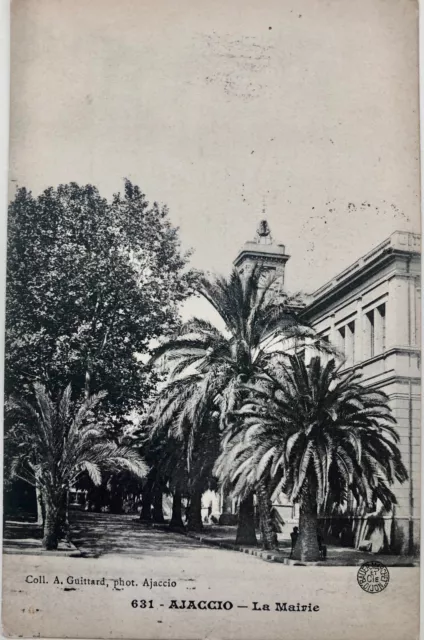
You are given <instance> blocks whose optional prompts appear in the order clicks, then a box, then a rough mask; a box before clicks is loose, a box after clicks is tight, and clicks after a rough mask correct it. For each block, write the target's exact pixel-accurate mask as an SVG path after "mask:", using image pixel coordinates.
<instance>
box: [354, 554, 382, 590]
mask: <svg viewBox="0 0 424 640" xmlns="http://www.w3.org/2000/svg"><path fill="white" fill-rule="evenodd" d="M357 579H358V584H359V586H360V587H361V589H363V590H364V591H366V592H367V593H380V591H383V590H384V589H385V588H386V587H387V585H388V584H389V580H390V574H389V570H388V568H387V567H386V565H385V564H383V563H382V562H377V561H376V560H371V561H370V562H364V564H361V566H360V567H359V569H358V576H357Z"/></svg>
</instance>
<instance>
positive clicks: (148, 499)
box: [140, 480, 153, 522]
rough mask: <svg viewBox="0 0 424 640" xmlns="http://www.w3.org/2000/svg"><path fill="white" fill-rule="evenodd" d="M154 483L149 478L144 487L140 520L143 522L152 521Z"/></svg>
mask: <svg viewBox="0 0 424 640" xmlns="http://www.w3.org/2000/svg"><path fill="white" fill-rule="evenodd" d="M152 498H153V495H152V483H151V481H150V480H148V481H147V482H146V484H145V486H144V487H143V491H142V502H141V513H140V520H142V521H143V522H151V521H152Z"/></svg>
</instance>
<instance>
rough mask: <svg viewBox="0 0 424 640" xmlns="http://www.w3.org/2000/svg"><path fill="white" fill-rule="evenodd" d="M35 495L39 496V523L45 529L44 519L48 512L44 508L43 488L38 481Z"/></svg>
mask: <svg viewBox="0 0 424 640" xmlns="http://www.w3.org/2000/svg"><path fill="white" fill-rule="evenodd" d="M35 495H36V498H37V524H39V525H41V526H42V527H43V529H44V521H45V519H46V512H45V508H44V502H43V496H42V494H41V488H40V485H39V484H38V482H37V483H36V485H35Z"/></svg>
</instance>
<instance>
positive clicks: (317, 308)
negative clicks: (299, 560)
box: [234, 223, 421, 554]
mask: <svg viewBox="0 0 424 640" xmlns="http://www.w3.org/2000/svg"><path fill="white" fill-rule="evenodd" d="M261 229H262V230H266V231H267V232H268V233H267V235H265V236H261V235H260V233H261ZM264 237H265V239H266V244H265V245H264V244H263V238H264ZM264 246H265V247H266V252H264V250H263V248H264ZM268 256H269V259H268ZM288 258H289V256H288V255H287V254H286V253H285V248H284V247H283V246H282V245H278V244H274V243H273V242H272V238H271V234H270V232H269V227H268V225H267V224H266V223H265V224H264V223H261V224H260V226H259V229H258V234H257V237H256V240H255V241H254V242H250V243H246V245H245V246H244V247H243V248H242V250H241V251H240V253H239V254H238V256H237V258H236V260H235V261H234V264H235V266H236V267H237V268H239V269H240V268H242V269H243V268H246V266H248V267H249V268H251V266H252V264H254V263H260V264H264V265H265V267H266V270H267V271H269V270H275V273H276V275H277V276H278V278H279V280H280V283H281V286H283V285H284V270H285V265H286V262H287V260H288ZM420 274H421V258H420V236H419V235H417V234H414V233H408V232H401V231H397V232H395V233H393V234H392V235H391V236H390V237H389V238H387V239H386V240H384V242H382V243H381V244H379V245H378V246H377V247H375V248H374V249H373V250H372V251H370V252H368V253H367V254H366V255H364V256H362V257H361V258H359V259H358V260H357V261H356V262H355V263H354V264H352V265H351V266H349V267H348V268H347V269H345V270H344V271H342V272H341V273H340V274H338V275H336V276H335V277H334V278H333V279H332V280H331V281H330V282H327V283H326V284H324V285H323V286H322V287H320V288H319V289H318V290H317V291H315V293H314V294H312V296H310V299H309V300H308V301H307V304H306V305H305V307H304V308H303V310H302V312H301V314H302V317H303V319H304V320H305V321H307V322H308V323H310V324H311V325H312V326H313V327H314V329H315V330H316V331H317V332H318V334H320V335H321V336H323V337H324V338H326V339H327V340H328V341H329V342H330V343H332V344H333V345H334V346H335V347H337V349H338V351H339V352H340V354H341V355H342V357H343V365H342V366H343V367H344V368H345V369H346V370H348V369H350V370H356V371H359V372H360V373H361V374H362V376H363V383H364V384H366V385H369V386H373V387H375V388H376V389H380V390H382V391H384V392H385V393H386V394H387V396H388V397H389V399H390V405H391V408H392V411H393V415H394V417H395V418H396V421H397V425H396V429H397V431H398V434H399V437H400V444H399V447H400V451H401V453H402V459H403V462H404V464H405V466H406V468H407V471H408V476H409V478H408V480H407V481H406V482H405V483H404V484H402V485H401V486H396V485H395V486H394V493H395V495H396V498H397V503H398V504H397V505H396V506H395V508H394V512H393V514H391V515H385V516H381V517H380V516H379V515H378V514H372V515H370V516H367V517H365V518H364V517H358V518H356V519H355V517H349V527H350V541H351V543H352V544H355V545H356V546H361V545H365V544H366V545H369V547H370V548H371V549H372V550H373V551H378V550H380V549H381V548H387V547H390V549H391V550H393V551H397V552H398V553H402V554H412V553H415V552H416V551H417V549H418V547H419V538H420V460H421V455H420V432H421V419H420V408H421V405H420V377H421V360H420V358H421V351H420V327H421V318H420V310H421V283H420ZM306 353H307V352H306ZM306 357H308V354H307V355H306ZM280 502H281V503H282V504H281V509H282V516H283V518H287V516H288V514H290V513H291V517H292V519H295V518H296V511H295V509H294V507H293V505H290V504H288V503H287V502H286V503H284V498H283V499H282V500H281V501H280ZM377 524H378V526H376V525H377ZM335 528H336V529H337V527H335V525H334V523H333V530H334V529H335ZM343 528H344V529H346V522H345V523H338V529H339V530H342V529H343ZM329 529H330V530H331V526H330V528H329Z"/></svg>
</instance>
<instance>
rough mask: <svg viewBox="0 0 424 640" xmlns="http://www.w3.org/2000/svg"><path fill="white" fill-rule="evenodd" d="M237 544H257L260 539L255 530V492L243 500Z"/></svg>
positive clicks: (239, 516) (240, 509)
mask: <svg viewBox="0 0 424 640" xmlns="http://www.w3.org/2000/svg"><path fill="white" fill-rule="evenodd" d="M236 544H246V545H249V546H252V545H253V546H256V545H257V544H258V541H257V539H256V532H255V507H254V504H253V493H249V495H248V496H247V498H245V499H244V500H241V502H240V506H239V514H238V524H237V535H236Z"/></svg>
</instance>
